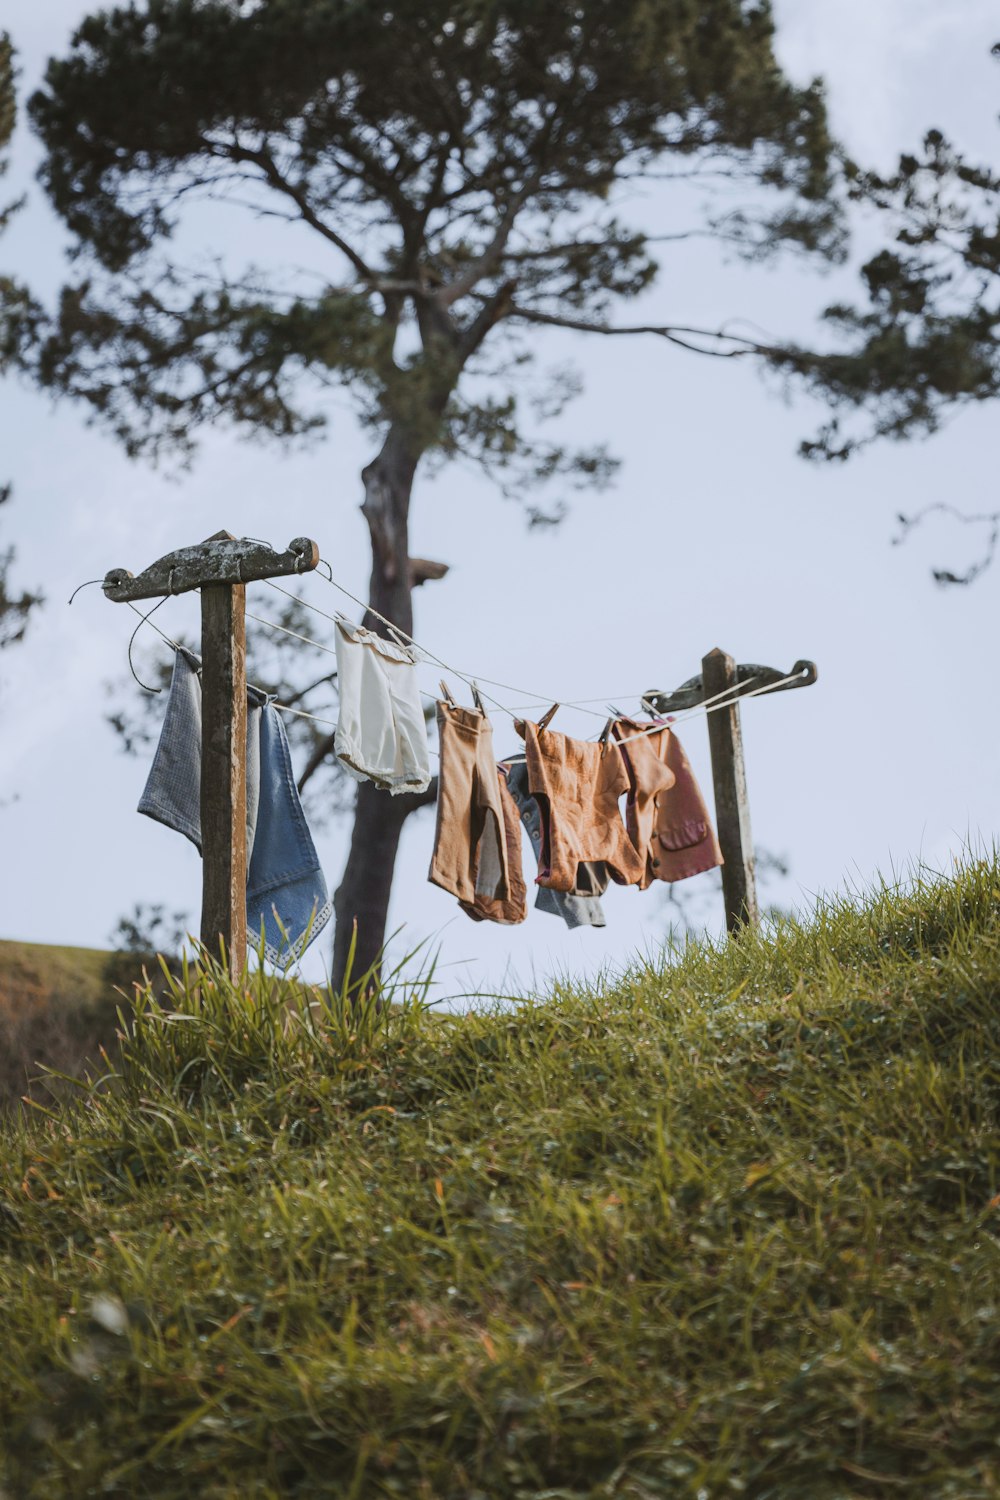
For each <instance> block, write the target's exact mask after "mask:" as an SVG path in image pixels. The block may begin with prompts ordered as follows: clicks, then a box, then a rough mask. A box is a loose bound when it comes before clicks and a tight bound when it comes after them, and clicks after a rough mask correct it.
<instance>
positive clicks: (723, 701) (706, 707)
mask: <svg viewBox="0 0 1000 1500" xmlns="http://www.w3.org/2000/svg"><path fill="white" fill-rule="evenodd" d="M322 560H323V561H325V559H322ZM326 566H327V568H328V569H329V574H330V576H329V577H326V576H325V575H324V574H322V573H321V574H320V575H319V576H320V577H321V578H322V579H323V581H324V582H325V583H329V584H331V585H332V587H333V588H335V589H337V590H339V592H340V593H342V594H344V595H345V596H346V597H347V598H348V599H350V600H352V601H353V602H354V603H355V604H356V605H357V606H358V607H359V609H363V610H364V611H365V612H366V613H368V614H371V615H373V616H374V617H375V619H377V620H379V621H380V622H381V623H382V624H383V625H385V627H386V628H387V629H388V630H391V631H392V632H393V634H394V635H396V636H398V637H401V638H402V639H404V640H406V641H408V642H409V644H410V645H411V646H412V647H413V649H414V650H415V651H417V652H419V653H420V654H421V655H422V656H425V657H426V658H427V659H428V660H429V661H431V662H433V663H434V665H435V666H437V667H439V668H441V669H442V670H443V671H445V672H448V673H450V674H451V676H453V677H457V678H458V679H459V681H461V682H464V683H465V684H466V685H467V686H468V687H471V686H472V684H473V683H475V684H477V685H481V684H482V683H484V682H486V683H489V685H490V686H491V687H499V688H505V689H506V690H507V691H508V692H512V693H522V692H523V693H524V695H525V697H529V696H531V698H532V701H531V703H529V704H525V705H524V708H530V707H535V706H537V705H540V704H543V703H555V702H558V703H559V706H560V708H577V709H578V710H579V711H580V712H581V713H590V714H592V715H593V717H594V718H598V719H605V720H606V719H607V718H608V715H607V714H606V713H600V712H599V711H597V710H594V709H588V708H585V707H584V704H586V703H601V702H606V701H608V699H610V698H611V697H616V698H617V697H636V698H639V699H641V698H642V697H643V694H642V693H635V694H621V693H615V694H608V695H607V698H604V697H601V698H587V699H576V700H573V701H572V702H571V701H569V700H563V699H556V698H554V697H550V696H548V695H547V694H543V693H539V694H535V695H531V694H529V691H528V689H527V688H517V687H514V686H513V684H511V683H505V682H499V681H498V680H497V679H496V678H491V677H479V676H475V677H474V676H472V675H471V674H469V673H465V672H461V671H459V669H458V668H457V667H453V666H451V665H449V663H448V662H445V661H442V660H441V658H440V657H439V656H435V655H434V653H433V652H432V651H428V650H427V648H426V647H425V646H422V645H421V644H420V642H419V641H416V640H414V638H413V636H411V635H409V634H408V633H407V632H406V631H405V630H403V629H401V627H400V626H398V625H396V624H395V623H394V622H393V621H392V620H389V619H387V618H386V616H385V615H383V614H381V613H380V612H379V611H378V610H377V609H373V608H372V606H371V605H370V604H365V602H364V600H363V599H359V598H358V597H357V595H356V594H352V593H351V591H350V589H348V588H345V587H344V585H343V584H342V583H338V582H337V580H336V579H335V578H334V577H333V570H332V569H331V568H330V564H329V563H327V564H326ZM263 581H264V582H265V583H267V585H268V587H269V588H273V589H277V591H278V592H279V593H281V594H286V595H287V596H288V598H289V599H294V600H296V601H297V602H298V603H299V604H303V605H305V607H306V608H307V609H312V610H314V611H315V612H316V614H318V615H322V616H323V618H324V619H326V620H329V621H330V622H331V623H332V624H334V625H335V624H337V617H336V616H335V615H330V614H327V612H326V611H325V610H322V609H320V608H319V606H318V605H315V604H312V603H310V601H309V600H308V599H303V598H302V597H301V596H300V595H298V594H293V593H292V592H291V591H290V590H289V589H286V588H282V586H281V585H280V584H277V583H275V582H274V581H273V580H272V579H270V578H268V579H264V580H263ZM279 628H280V627H279ZM313 644H318V643H316V642H314V643H313ZM327 649H328V650H329V647H327ZM799 676H800V674H799V673H797V672H791V673H789V675H788V676H787V677H782V678H779V680H778V681H777V682H769V683H766V684H764V685H763V686H762V687H757V688H748V687H747V685H746V683H740V684H739V685H738V687H736V686H729V687H725V688H723V689H722V690H721V692H718V693H714V694H713V695H712V697H710V698H704V699H703V700H702V702H701V703H698V704H695V706H694V707H693V708H690V709H688V710H686V712H684V713H680V714H671V715H670V722H671V723H677V724H682V723H685V722H686V721H687V720H689V719H692V718H694V717H695V716H696V715H697V714H700V713H706V714H708V713H715V712H716V710H717V709H721V708H729V707H731V706H732V704H733V703H736V702H738V701H739V700H740V699H741V698H756V697H757V696H758V695H760V694H761V693H771V692H774V691H775V689H777V688H780V687H785V686H787V684H788V683H790V682H795V681H796V680H797V679H798V677H799ZM753 681H755V679H754V678H752V677H751V678H750V682H753ZM425 696H428V697H430V696H433V695H431V694H427V695H425ZM483 697H489V695H488V694H486V693H484V694H483ZM489 701H490V702H491V703H493V704H495V705H496V707H497V708H500V709H502V710H503V712H504V713H506V714H509V715H510V717H511V718H517V717H519V712H518V710H517V709H512V708H509V707H508V706H507V705H506V704H504V703H498V702H497V700H496V699H495V698H489ZM662 728H663V725H662V724H654V725H652V726H651V727H650V728H649V729H645V730H643V731H642V732H641V733H640V734H635V735H631V736H630V737H629V739H625V740H619V741H618V743H619V744H622V745H627V744H629V743H630V742H631V740H638V739H645V738H647V737H648V736H649V735H651V734H656V733H658V731H659V730H660V729H662Z"/></svg>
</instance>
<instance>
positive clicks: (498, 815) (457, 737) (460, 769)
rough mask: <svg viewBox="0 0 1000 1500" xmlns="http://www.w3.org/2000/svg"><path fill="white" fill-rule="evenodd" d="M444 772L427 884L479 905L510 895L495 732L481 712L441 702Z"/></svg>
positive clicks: (442, 761)
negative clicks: (480, 899)
mask: <svg viewBox="0 0 1000 1500" xmlns="http://www.w3.org/2000/svg"><path fill="white" fill-rule="evenodd" d="M437 721H438V738H439V743H440V752H441V769H440V772H439V775H438V801H437V828H436V831H435V835H434V853H433V856H432V857H431V868H430V873H429V876H428V879H430V880H432V881H433V882H434V884H435V885H439V886H441V887H442V889H443V890H446V891H450V892H451V894H452V895H453V896H457V897H458V899H459V901H465V902H468V904H469V905H470V906H474V905H475V902H476V898H477V896H479V895H482V896H487V897H493V896H497V897H500V898H501V899H505V898H506V897H507V895H508V868H507V839H506V835H505V832H504V812H503V807H502V805H501V802H500V787H499V783H498V780H497V766H496V757H495V756H494V754H493V728H492V726H491V724H490V721H489V719H488V718H487V717H486V715H485V714H484V713H481V712H480V710H479V709H477V708H460V707H457V706H456V705H455V704H448V703H440V702H439V703H438V706H437Z"/></svg>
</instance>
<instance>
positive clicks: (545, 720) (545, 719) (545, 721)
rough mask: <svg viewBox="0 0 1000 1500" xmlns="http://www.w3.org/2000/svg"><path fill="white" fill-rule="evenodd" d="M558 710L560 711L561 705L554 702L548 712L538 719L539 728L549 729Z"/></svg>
mask: <svg viewBox="0 0 1000 1500" xmlns="http://www.w3.org/2000/svg"><path fill="white" fill-rule="evenodd" d="M558 711H559V705H558V703H553V705H552V707H551V708H550V709H549V711H548V713H545V714H543V715H542V717H541V718H540V719H539V721H538V727H539V729H548V727H549V725H550V724H551V723H552V720H553V719H554V718H555V716H556V714H557V713H558Z"/></svg>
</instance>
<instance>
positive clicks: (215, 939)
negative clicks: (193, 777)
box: [103, 531, 319, 978]
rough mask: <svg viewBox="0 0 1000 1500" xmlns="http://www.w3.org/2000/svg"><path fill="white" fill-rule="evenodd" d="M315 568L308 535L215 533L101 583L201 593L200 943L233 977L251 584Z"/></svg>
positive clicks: (241, 880) (238, 965)
mask: <svg viewBox="0 0 1000 1500" xmlns="http://www.w3.org/2000/svg"><path fill="white" fill-rule="evenodd" d="M318 562H319V548H318V547H317V545H316V543H315V542H314V541H311V540H310V539H309V537H296V538H295V540H294V541H292V542H290V543H289V544H288V547H287V549H286V550H285V551H284V552H276V551H275V550H274V548H273V547H269V546H268V545H267V543H266V542H258V541H253V540H251V539H249V538H238V537H234V536H233V535H232V534H231V533H230V532H228V531H218V532H216V534H215V535H214V536H211V537H209V538H208V540H207V541H205V542H201V543H200V544H199V545H197V546H194V547H182V548H180V549H179V550H178V551H176V552H169V553H168V554H167V555H166V557H161V558H160V559H159V561H158V562H155V563H152V564H151V565H150V566H149V567H148V568H146V569H145V571H144V572H142V573H140V574H138V576H136V577H133V576H132V574H131V573H129V572H126V570H125V569H124V568H114V569H112V571H111V572H110V573H108V574H107V575H106V577H105V579H104V584H103V588H104V594H105V597H106V598H108V599H111V600H112V601H113V602H114V603H116V604H132V603H134V602H135V601H136V600H137V599H155V598H159V597H162V596H164V595H170V594H184V593H188V592H189V591H190V590H192V589H200V590H201V686H202V734H201V856H202V900H201V942H202V946H203V948H205V950H206V951H207V952H208V953H210V954H212V955H213V956H214V955H216V954H219V953H221V955H222V958H223V961H224V963H225V964H226V965H227V966H228V970H229V973H230V975H231V976H232V977H233V978H237V977H238V976H239V975H240V974H241V973H242V972H243V969H244V967H245V965H246V956H247V783H246V742H247V668H246V585H247V584H248V583H253V582H256V581H257V580H258V579H262V578H283V577H286V576H288V575H290V574H295V573H307V572H309V571H311V570H312V569H313V568H315V567H316V564H317V563H318Z"/></svg>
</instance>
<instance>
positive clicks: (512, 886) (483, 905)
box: [460, 767, 528, 927]
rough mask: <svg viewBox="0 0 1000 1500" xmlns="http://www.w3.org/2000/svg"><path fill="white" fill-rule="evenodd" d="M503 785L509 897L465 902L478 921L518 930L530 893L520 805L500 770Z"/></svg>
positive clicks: (469, 913) (468, 910) (501, 803)
mask: <svg viewBox="0 0 1000 1500" xmlns="http://www.w3.org/2000/svg"><path fill="white" fill-rule="evenodd" d="M497 777H498V779H499V786H500V806H501V808H502V809H503V827H504V837H505V840H506V844H507V889H508V894H507V895H506V896H484V895H482V894H481V893H477V895H476V899H475V901H473V902H472V903H471V904H470V903H469V902H468V901H463V902H461V903H460V904H461V907H462V910H463V911H464V912H465V914H466V916H469V917H471V918H472V920H473V921H474V922H499V923H500V925H501V926H502V927H514V926H516V925H517V923H518V922H523V921H524V919H525V917H526V916H527V915H528V893H527V891H526V890H525V886H524V874H523V871H522V866H521V819H520V817H519V816H518V811H517V804H516V802H515V801H514V799H513V797H512V796H511V794H510V792H509V791H508V789H507V776H506V773H505V772H504V771H503V770H501V769H500V767H497ZM477 873H478V872H477Z"/></svg>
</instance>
